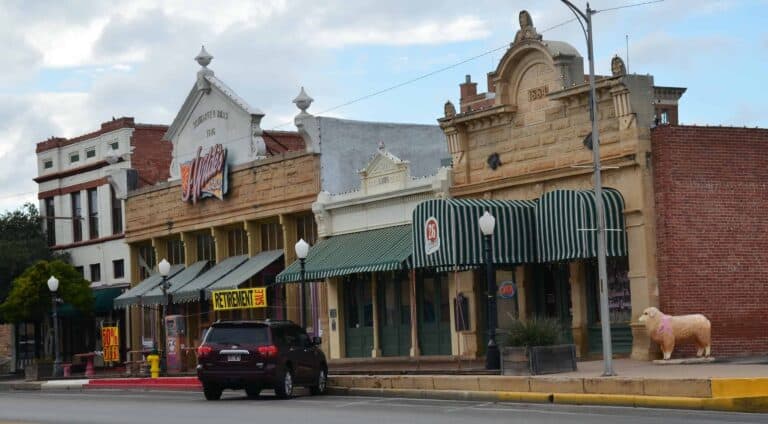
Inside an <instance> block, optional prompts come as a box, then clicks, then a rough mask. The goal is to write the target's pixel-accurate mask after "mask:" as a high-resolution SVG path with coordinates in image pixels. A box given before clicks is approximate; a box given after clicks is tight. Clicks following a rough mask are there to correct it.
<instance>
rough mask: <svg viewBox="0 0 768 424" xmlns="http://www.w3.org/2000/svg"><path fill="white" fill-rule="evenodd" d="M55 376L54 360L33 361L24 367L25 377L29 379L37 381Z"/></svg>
mask: <svg viewBox="0 0 768 424" xmlns="http://www.w3.org/2000/svg"><path fill="white" fill-rule="evenodd" d="M52 376H53V362H50V361H33V362H32V363H31V364H28V365H26V366H25V367H24V379H25V380H27V381H37V380H41V379H44V378H49V377H52Z"/></svg>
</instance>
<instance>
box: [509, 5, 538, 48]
mask: <svg viewBox="0 0 768 424" xmlns="http://www.w3.org/2000/svg"><path fill="white" fill-rule="evenodd" d="M518 19H519V20H520V30H519V31H517V34H515V43H518V42H520V41H523V40H541V34H539V33H538V32H536V27H534V26H533V19H532V18H531V14H530V13H528V11H527V10H521V11H520V15H519V16H518Z"/></svg>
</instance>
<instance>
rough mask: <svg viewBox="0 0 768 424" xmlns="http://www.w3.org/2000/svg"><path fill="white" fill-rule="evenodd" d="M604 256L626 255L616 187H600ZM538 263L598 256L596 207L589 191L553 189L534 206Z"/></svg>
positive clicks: (620, 204) (593, 195) (593, 194)
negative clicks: (601, 189) (601, 194)
mask: <svg viewBox="0 0 768 424" xmlns="http://www.w3.org/2000/svg"><path fill="white" fill-rule="evenodd" d="M602 197H603V210H604V211H605V228H606V233H605V234H606V255H607V256H626V255H627V234H626V230H625V228H624V198H623V197H622V196H621V193H619V192H618V191H617V190H615V189H610V188H606V189H603V196H602ZM536 227H537V249H538V257H539V262H552V261H559V260H568V259H578V258H593V257H596V256H597V207H596V205H595V193H594V191H592V190H555V191H551V192H549V193H546V194H544V195H543V196H542V197H541V198H540V199H539V202H538V204H537V205H536Z"/></svg>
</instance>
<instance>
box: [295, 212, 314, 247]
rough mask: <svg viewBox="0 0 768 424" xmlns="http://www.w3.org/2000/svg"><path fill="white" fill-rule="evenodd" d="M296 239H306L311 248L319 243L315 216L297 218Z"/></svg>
mask: <svg viewBox="0 0 768 424" xmlns="http://www.w3.org/2000/svg"><path fill="white" fill-rule="evenodd" d="M296 238H297V239H304V241H306V242H307V243H309V245H310V246H314V245H315V243H316V242H317V224H316V223H315V216H314V215H304V216H301V217H299V218H296Z"/></svg>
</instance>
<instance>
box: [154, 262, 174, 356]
mask: <svg viewBox="0 0 768 424" xmlns="http://www.w3.org/2000/svg"><path fill="white" fill-rule="evenodd" d="M157 270H158V271H160V276H161V277H163V280H162V282H161V283H160V290H162V291H163V322H162V331H161V334H163V338H164V339H167V337H165V317H166V315H167V314H168V289H169V288H171V284H170V283H169V282H168V274H169V273H170V272H171V264H170V263H169V262H168V261H167V260H165V258H163V260H162V261H160V263H159V264H157ZM167 343H168V340H163V347H164V349H163V355H162V356H163V357H165V353H166V351H167V350H168V346H166V344H167Z"/></svg>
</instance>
